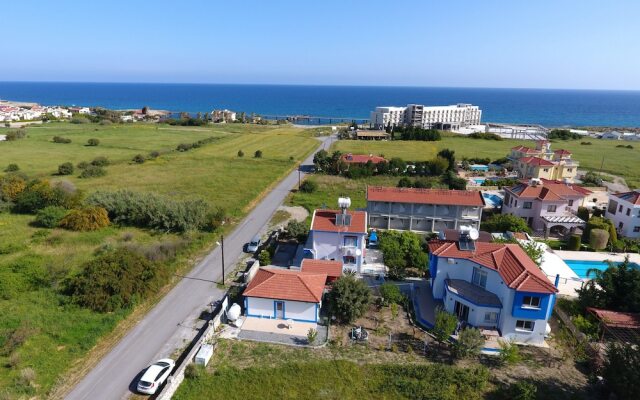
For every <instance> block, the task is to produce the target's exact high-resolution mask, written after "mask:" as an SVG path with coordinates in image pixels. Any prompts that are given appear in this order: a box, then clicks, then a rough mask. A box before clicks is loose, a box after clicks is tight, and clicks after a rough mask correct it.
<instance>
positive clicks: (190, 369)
mask: <svg viewBox="0 0 640 400" xmlns="http://www.w3.org/2000/svg"><path fill="white" fill-rule="evenodd" d="M202 372H203V368H202V367H201V366H199V365H196V364H195V363H191V364H189V365H187V368H185V370H184V377H185V378H187V379H200V377H201V376H202Z"/></svg>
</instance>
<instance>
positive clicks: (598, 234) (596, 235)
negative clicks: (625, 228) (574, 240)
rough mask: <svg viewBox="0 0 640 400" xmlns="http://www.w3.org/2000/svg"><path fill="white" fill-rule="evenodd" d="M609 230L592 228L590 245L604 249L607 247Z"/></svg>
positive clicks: (596, 248) (597, 248)
mask: <svg viewBox="0 0 640 400" xmlns="http://www.w3.org/2000/svg"><path fill="white" fill-rule="evenodd" d="M608 241H609V232H607V231H605V230H604V229H591V231H590V232H589V245H591V247H593V248H594V249H595V250H602V249H604V248H606V247H607V242H608Z"/></svg>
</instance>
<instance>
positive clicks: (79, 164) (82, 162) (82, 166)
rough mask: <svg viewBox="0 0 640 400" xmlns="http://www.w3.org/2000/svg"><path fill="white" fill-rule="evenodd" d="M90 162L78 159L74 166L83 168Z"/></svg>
mask: <svg viewBox="0 0 640 400" xmlns="http://www.w3.org/2000/svg"><path fill="white" fill-rule="evenodd" d="M89 165H90V164H89V163H88V162H86V161H80V162H79V163H78V165H76V167H78V169H85V168H87V167H88V166H89Z"/></svg>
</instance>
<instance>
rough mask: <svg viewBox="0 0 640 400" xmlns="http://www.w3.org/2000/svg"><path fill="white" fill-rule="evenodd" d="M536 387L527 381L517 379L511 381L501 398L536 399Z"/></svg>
mask: <svg viewBox="0 0 640 400" xmlns="http://www.w3.org/2000/svg"><path fill="white" fill-rule="evenodd" d="M537 391H538V388H537V387H536V386H535V385H534V384H532V383H529V382H526V381H519V382H516V383H512V384H511V385H509V386H508V387H507V389H506V390H505V391H504V394H503V396H504V397H503V398H504V399H505V400H536V399H537V397H536V392H537Z"/></svg>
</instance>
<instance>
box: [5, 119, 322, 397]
mask: <svg viewBox="0 0 640 400" xmlns="http://www.w3.org/2000/svg"><path fill="white" fill-rule="evenodd" d="M95 129H98V130H97V131H96V130H95ZM1 132H2V130H0V133H1ZM55 135H58V136H64V137H67V138H69V139H71V140H72V143H70V144H57V143H52V142H51V138H52V137H53V136H55ZM212 136H214V137H217V138H219V140H216V141H214V142H213V143H211V144H207V145H204V146H203V147H200V148H198V149H193V150H191V151H187V152H177V151H175V150H174V149H175V147H176V146H177V144H179V143H191V142H195V141H197V140H200V139H204V138H208V137H212ZM92 137H95V138H98V139H99V140H100V145H99V146H97V147H88V146H84V144H85V143H86V141H87V139H89V138H92ZM317 143H318V141H317V140H316V139H314V138H313V137H312V136H311V134H310V133H309V132H306V131H304V130H301V129H297V128H292V127H286V126H283V127H262V126H255V125H235V124H229V125H224V126H215V127H214V128H177V127H164V126H159V127H158V128H157V129H156V126H155V125H112V126H99V125H94V124H91V125H89V124H87V125H71V124H48V125H44V126H42V127H34V128H28V137H27V138H25V139H21V140H18V141H15V142H2V143H0V168H2V169H4V168H5V167H6V165H7V164H9V163H16V164H18V165H19V166H20V169H21V171H23V172H24V173H26V174H28V175H29V176H30V177H39V178H47V179H50V180H52V181H56V180H60V179H64V180H68V181H71V182H73V183H74V184H75V185H77V187H78V188H79V189H81V190H83V191H84V192H86V193H91V192H92V191H95V190H99V189H106V190H114V189H120V188H127V189H132V190H137V191H150V192H158V193H163V194H166V195H169V196H171V197H173V198H192V197H200V198H203V199H205V200H207V201H208V202H210V203H211V204H213V205H216V206H220V207H223V208H224V209H225V210H226V211H227V214H228V215H229V216H231V217H232V222H235V221H237V220H238V219H239V218H240V217H241V216H242V215H244V214H245V213H246V212H247V210H248V209H249V208H250V207H251V206H252V205H253V204H255V201H256V200H257V199H258V198H259V197H260V196H261V194H263V193H264V192H265V191H266V190H267V189H268V188H269V187H270V186H271V185H273V184H274V183H275V182H276V181H277V180H278V179H279V178H281V177H282V176H284V175H285V174H286V173H287V172H288V171H289V170H291V169H292V168H294V167H295V166H296V165H297V163H298V162H299V161H301V160H302V159H303V158H304V157H305V156H307V155H308V154H309V153H310V152H311V151H312V150H313V149H314V148H315V147H316V146H317ZM240 149H241V150H243V151H244V153H245V156H244V157H243V158H238V157H237V152H238V150H240ZM256 150H262V151H263V157H262V158H254V157H253V153H254V151H256ZM150 151H159V152H160V153H162V155H161V156H160V157H159V158H157V159H155V160H150V161H147V162H145V163H144V164H134V163H131V162H130V160H131V158H132V157H133V156H134V155H136V154H139V153H142V154H148V153H149V152H150ZM97 156H105V157H108V158H109V160H111V162H112V165H109V166H108V167H106V170H107V175H106V176H104V177H101V178H93V179H79V178H78V177H77V173H76V174H75V175H74V176H67V177H59V176H56V175H54V173H55V171H56V170H57V166H58V165H59V164H61V163H63V162H66V161H70V162H73V163H74V164H76V163H77V162H80V161H91V160H92V159H93V158H94V157H97ZM33 219H34V217H33V216H32V215H18V214H10V213H0V349H1V350H2V351H0V398H3V399H4V398H21V397H23V396H25V397H33V396H36V397H41V398H43V397H46V394H47V393H49V392H50V390H51V389H52V388H53V387H55V386H56V385H57V384H58V383H59V381H60V379H61V378H62V376H63V375H65V371H68V370H69V368H71V367H72V366H74V365H76V364H77V363H78V361H79V360H81V359H82V358H83V357H84V356H85V355H86V354H87V352H88V351H89V350H90V349H91V348H92V347H93V346H94V345H95V344H96V343H97V342H98V340H99V339H100V338H101V337H103V336H105V335H106V334H109V333H110V332H111V331H112V330H113V329H114V327H115V326H116V325H117V324H118V323H119V322H120V321H122V320H123V318H124V317H126V316H127V315H128V314H129V312H128V311H122V312H118V313H109V314H99V313H94V312H90V311H88V310H86V309H82V308H79V307H77V306H74V305H72V304H69V302H68V299H67V297H66V296H64V295H63V294H61V292H60V288H61V287H62V285H63V282H64V279H65V278H66V277H67V276H69V275H70V274H72V273H73V272H75V271H77V270H78V268H79V267H80V266H81V265H82V264H83V263H84V262H86V261H87V260H89V259H91V258H92V257H93V256H94V254H95V252H96V250H98V249H100V248H101V247H102V246H104V245H111V246H118V245H119V244H121V243H124V242H130V243H141V244H148V243H158V242H161V241H166V240H175V239H177V238H178V236H177V235H173V234H161V233H157V232H150V231H146V230H141V229H135V228H129V227H118V226H111V227H108V228H105V229H102V230H100V231H97V232H89V233H78V232H70V231H65V230H62V229H40V228H37V227H34V226H32V225H31V222H32V221H33ZM232 225H233V224H232ZM231 227H232V226H226V228H227V229H230V228H231ZM188 239H189V240H190V241H191V245H190V246H189V247H188V248H187V249H186V250H185V251H184V252H183V253H181V254H180V256H179V257H178V259H177V260H176V261H175V262H174V263H175V266H174V269H186V268H189V266H190V265H191V263H192V262H193V257H194V256H196V255H197V254H198V253H199V252H200V251H202V250H203V249H204V248H206V247H209V246H210V244H211V243H212V241H213V239H214V238H213V234H211V233H195V234H191V235H189V236H188ZM28 370H32V372H31V371H28ZM25 371H28V373H25ZM25 375H28V376H26V377H25ZM29 377H33V379H29ZM3 396H4V397H3Z"/></svg>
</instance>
